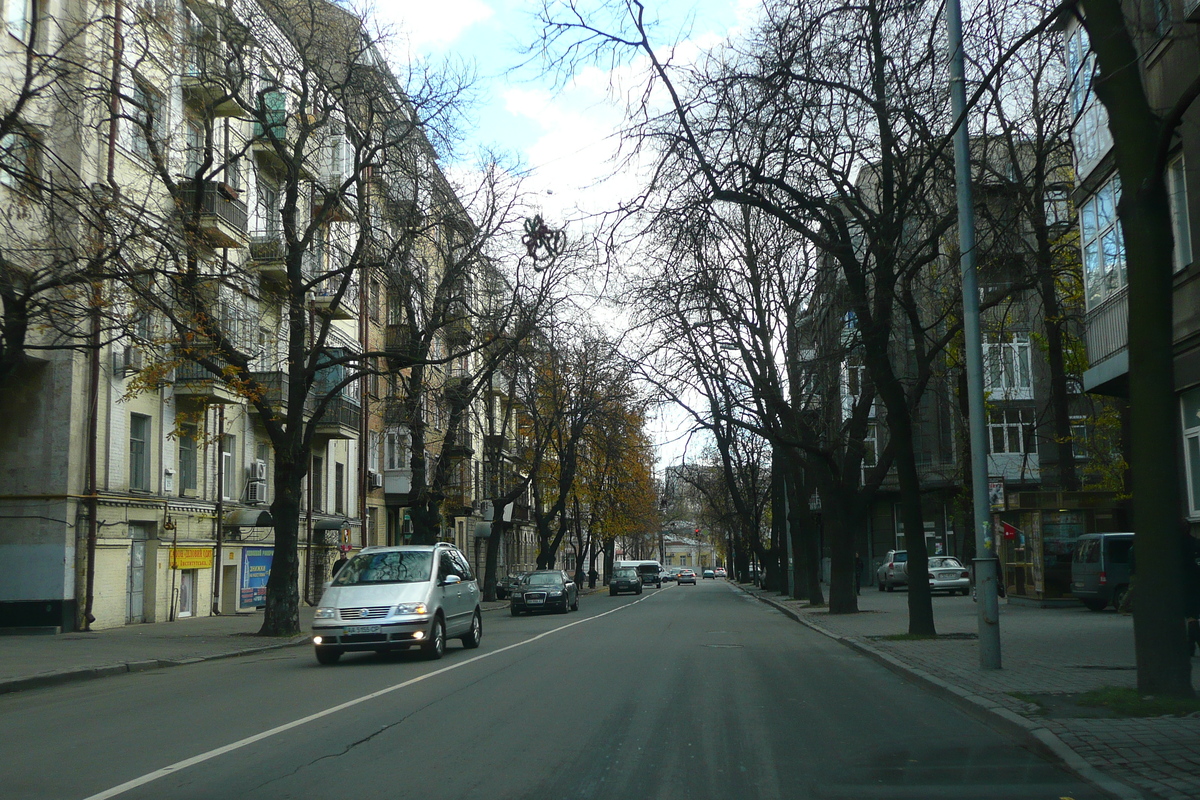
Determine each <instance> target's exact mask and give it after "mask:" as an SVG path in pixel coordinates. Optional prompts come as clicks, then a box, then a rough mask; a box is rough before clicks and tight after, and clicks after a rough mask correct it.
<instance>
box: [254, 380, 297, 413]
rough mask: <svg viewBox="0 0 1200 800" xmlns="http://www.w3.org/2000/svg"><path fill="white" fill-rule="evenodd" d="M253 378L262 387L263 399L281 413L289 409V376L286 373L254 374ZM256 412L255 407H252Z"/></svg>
mask: <svg viewBox="0 0 1200 800" xmlns="http://www.w3.org/2000/svg"><path fill="white" fill-rule="evenodd" d="M250 377H251V378H253V379H254V380H255V381H256V382H257V383H258V384H259V385H260V386H261V387H262V399H263V401H264V402H266V403H267V404H268V405H272V406H275V408H277V409H279V410H280V411H284V410H286V409H287V402H288V375H287V373H286V372H252V373H250ZM250 410H251V411H253V410H254V406H253V405H252V406H251V407H250Z"/></svg>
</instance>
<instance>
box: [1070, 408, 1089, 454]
mask: <svg viewBox="0 0 1200 800" xmlns="http://www.w3.org/2000/svg"><path fill="white" fill-rule="evenodd" d="M1071 453H1072V455H1074V456H1075V460H1076V461H1086V460H1087V458H1088V424H1087V417H1083V416H1072V417H1071Z"/></svg>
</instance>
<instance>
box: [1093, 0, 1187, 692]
mask: <svg viewBox="0 0 1200 800" xmlns="http://www.w3.org/2000/svg"><path fill="white" fill-rule="evenodd" d="M1085 24H1086V26H1087V29H1088V33H1089V38H1090V39H1091V42H1092V48H1093V50H1094V51H1095V53H1096V60H1097V63H1098V66H1099V76H1098V77H1097V79H1096V81H1095V90H1096V96H1097V97H1099V98H1100V100H1101V102H1103V103H1104V105H1105V107H1106V108H1107V110H1108V115H1109V129H1110V130H1111V132H1112V136H1113V150H1114V153H1115V156H1116V163H1117V170H1118V172H1119V174H1120V177H1121V186H1122V192H1121V201H1120V204H1119V206H1118V211H1119V217H1120V220H1121V229H1122V231H1123V233H1124V235H1125V248H1126V258H1127V263H1128V265H1129V267H1128V275H1129V365H1130V369H1129V399H1130V408H1131V413H1132V423H1131V424H1132V434H1133V435H1132V447H1131V450H1132V452H1131V456H1132V458H1131V466H1132V471H1133V519H1134V528H1135V530H1136V531H1137V545H1136V555H1137V600H1136V602H1135V603H1134V609H1133V621H1134V646H1135V650H1136V653H1137V668H1138V691H1139V692H1141V693H1143V694H1152V695H1159V694H1165V695H1171V696H1176V697H1193V696H1194V694H1195V693H1194V690H1193V688H1192V679H1191V659H1190V658H1189V655H1190V654H1189V652H1188V649H1189V648H1188V646H1187V637H1186V633H1185V629H1184V626H1183V609H1184V602H1183V601H1184V587H1183V580H1184V573H1183V564H1182V560H1181V556H1180V544H1181V541H1180V523H1181V507H1180V500H1181V498H1180V494H1179V474H1178V468H1177V456H1176V454H1177V453H1178V447H1179V433H1178V419H1179V417H1178V414H1179V409H1178V406H1177V401H1176V399H1175V381H1174V356H1173V344H1174V342H1173V339H1174V337H1173V330H1172V311H1173V308H1172V293H1173V263H1172V261H1173V259H1172V255H1173V254H1172V242H1173V232H1172V229H1171V212H1170V204H1169V202H1168V199H1167V191H1166V186H1165V183H1164V180H1163V171H1164V169H1165V166H1166V165H1165V164H1164V163H1161V162H1160V161H1159V159H1158V151H1157V148H1158V146H1159V144H1160V139H1162V138H1163V137H1166V136H1170V135H1172V134H1173V131H1167V130H1163V128H1164V126H1163V121H1162V120H1161V119H1160V118H1159V117H1158V116H1157V115H1156V114H1155V113H1154V111H1153V109H1152V108H1151V106H1150V103H1149V101H1148V99H1147V97H1146V94H1145V87H1144V84H1143V82H1142V77H1141V74H1140V70H1139V66H1140V64H1141V60H1140V58H1139V57H1138V54H1137V51H1136V49H1135V48H1134V45H1133V41H1132V39H1131V38H1130V35H1129V31H1128V29H1127V27H1126V22H1125V18H1124V17H1123V16H1122V13H1121V4H1120V3H1119V2H1116V0H1097V2H1095V3H1091V2H1089V3H1088V15H1087V18H1086V20H1085Z"/></svg>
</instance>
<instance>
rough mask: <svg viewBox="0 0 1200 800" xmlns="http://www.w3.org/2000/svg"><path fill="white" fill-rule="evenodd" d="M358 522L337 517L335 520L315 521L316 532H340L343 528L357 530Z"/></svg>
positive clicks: (313, 527)
mask: <svg viewBox="0 0 1200 800" xmlns="http://www.w3.org/2000/svg"><path fill="white" fill-rule="evenodd" d="M357 527H358V520H356V519H346V518H345V517H335V518H334V519H318V520H313V526H312V529H313V530H314V531H340V530H342V529H343V528H357Z"/></svg>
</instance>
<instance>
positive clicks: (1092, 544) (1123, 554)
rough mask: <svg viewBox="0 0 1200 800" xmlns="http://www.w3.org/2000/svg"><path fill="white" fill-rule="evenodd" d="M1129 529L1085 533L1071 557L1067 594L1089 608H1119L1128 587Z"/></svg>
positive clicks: (1076, 544)
mask: <svg viewBox="0 0 1200 800" xmlns="http://www.w3.org/2000/svg"><path fill="white" fill-rule="evenodd" d="M1132 550H1133V534H1132V533H1085V534H1083V535H1082V536H1080V537H1079V539H1078V541H1076V543H1075V555H1074V556H1073V557H1072V558H1071V594H1073V595H1075V596H1076V597H1078V598H1079V599H1080V601H1082V602H1083V604H1084V605H1085V606H1087V607H1088V608H1090V609H1091V610H1092V611H1103V610H1104V609H1105V608H1107V607H1108V605H1109V603H1111V604H1112V605H1113V606H1115V607H1117V608H1120V606H1121V599H1122V598H1123V597H1124V596H1125V592H1127V591H1129V578H1130V567H1131V566H1132V565H1131V564H1130V556H1131V553H1132Z"/></svg>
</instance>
